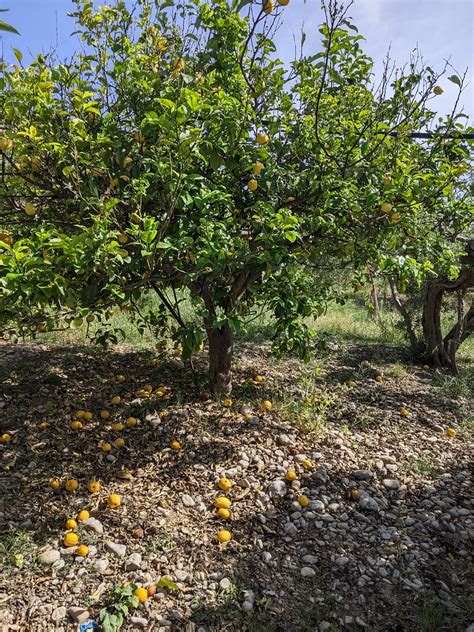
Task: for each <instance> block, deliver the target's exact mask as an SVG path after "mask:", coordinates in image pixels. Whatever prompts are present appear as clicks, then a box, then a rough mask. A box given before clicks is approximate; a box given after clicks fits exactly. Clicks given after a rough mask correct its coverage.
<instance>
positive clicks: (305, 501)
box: [298, 494, 309, 507]
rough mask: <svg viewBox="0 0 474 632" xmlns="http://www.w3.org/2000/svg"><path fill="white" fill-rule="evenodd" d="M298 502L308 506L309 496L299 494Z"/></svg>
mask: <svg viewBox="0 0 474 632" xmlns="http://www.w3.org/2000/svg"><path fill="white" fill-rule="evenodd" d="M298 502H299V504H300V505H301V506H302V507H307V506H308V505H309V498H308V497H307V496H305V495H304V494H303V495H301V496H298Z"/></svg>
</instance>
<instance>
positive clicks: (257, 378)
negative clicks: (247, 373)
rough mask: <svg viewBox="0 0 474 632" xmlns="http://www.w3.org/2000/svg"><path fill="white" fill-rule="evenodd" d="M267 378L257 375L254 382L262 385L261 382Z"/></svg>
mask: <svg viewBox="0 0 474 632" xmlns="http://www.w3.org/2000/svg"><path fill="white" fill-rule="evenodd" d="M264 379H265V378H264V377H263V375H256V376H255V377H254V381H255V382H257V384H260V382H263V380H264Z"/></svg>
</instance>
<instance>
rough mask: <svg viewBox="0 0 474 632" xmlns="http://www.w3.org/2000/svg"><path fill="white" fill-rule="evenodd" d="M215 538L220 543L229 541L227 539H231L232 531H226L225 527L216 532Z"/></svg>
mask: <svg viewBox="0 0 474 632" xmlns="http://www.w3.org/2000/svg"><path fill="white" fill-rule="evenodd" d="M217 539H218V540H219V542H220V543H221V544H223V543H224V542H229V540H232V533H231V532H230V531H227V530H226V529H222V530H221V531H219V533H218V534H217Z"/></svg>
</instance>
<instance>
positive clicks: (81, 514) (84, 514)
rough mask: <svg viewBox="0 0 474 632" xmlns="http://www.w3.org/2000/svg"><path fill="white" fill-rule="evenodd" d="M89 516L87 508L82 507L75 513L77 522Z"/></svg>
mask: <svg viewBox="0 0 474 632" xmlns="http://www.w3.org/2000/svg"><path fill="white" fill-rule="evenodd" d="M90 517H91V515H90V513H89V512H88V511H87V509H83V510H82V511H80V512H79V513H78V514H77V521H78V522H84V520H88V519H89V518H90Z"/></svg>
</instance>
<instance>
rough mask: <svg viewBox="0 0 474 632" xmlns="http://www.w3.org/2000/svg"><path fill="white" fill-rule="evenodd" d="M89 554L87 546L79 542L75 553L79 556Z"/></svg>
mask: <svg viewBox="0 0 474 632" xmlns="http://www.w3.org/2000/svg"><path fill="white" fill-rule="evenodd" d="M88 554H89V548H88V547H87V546H86V545H85V544H79V546H78V547H77V549H76V555H80V556H81V557H86V556H87V555H88Z"/></svg>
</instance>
